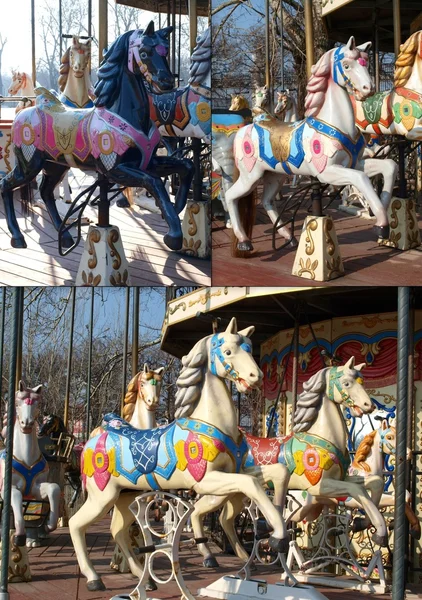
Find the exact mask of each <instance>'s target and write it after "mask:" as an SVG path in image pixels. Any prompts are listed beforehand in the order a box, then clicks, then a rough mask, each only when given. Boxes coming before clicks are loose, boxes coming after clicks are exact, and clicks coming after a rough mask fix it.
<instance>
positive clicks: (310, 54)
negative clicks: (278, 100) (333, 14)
mask: <svg viewBox="0 0 422 600" xmlns="http://www.w3.org/2000/svg"><path fill="white" fill-rule="evenodd" d="M304 7H305V39H306V74H307V76H308V78H309V77H310V76H311V67H312V65H313V64H315V60H314V28H313V23H312V0H304Z"/></svg>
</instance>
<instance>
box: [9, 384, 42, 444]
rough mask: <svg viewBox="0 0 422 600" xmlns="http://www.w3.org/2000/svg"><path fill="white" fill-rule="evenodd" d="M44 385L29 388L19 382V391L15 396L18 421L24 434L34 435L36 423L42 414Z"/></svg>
mask: <svg viewBox="0 0 422 600" xmlns="http://www.w3.org/2000/svg"><path fill="white" fill-rule="evenodd" d="M41 389H42V385H37V386H36V387H34V388H27V387H26V385H25V383H24V382H23V381H19V390H18V391H17V392H16V395H15V406H16V420H17V422H18V424H19V427H20V430H21V431H22V433H32V430H33V428H34V425H35V422H36V420H37V418H38V415H39V413H40V406H39V404H40V402H41Z"/></svg>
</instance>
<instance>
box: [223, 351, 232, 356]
mask: <svg viewBox="0 0 422 600" xmlns="http://www.w3.org/2000/svg"><path fill="white" fill-rule="evenodd" d="M231 353H232V351H231V350H226V351H225V353H224V354H225V355H226V356H230V354H231Z"/></svg>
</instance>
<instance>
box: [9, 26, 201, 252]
mask: <svg viewBox="0 0 422 600" xmlns="http://www.w3.org/2000/svg"><path fill="white" fill-rule="evenodd" d="M170 31H171V27H167V28H165V29H162V30H159V31H154V23H153V22H151V23H150V24H149V25H148V27H147V28H146V30H145V31H141V30H135V31H128V32H126V33H124V34H123V35H121V36H119V37H118V38H117V40H116V41H115V42H114V43H113V44H112V45H111V46H110V48H109V49H108V51H107V52H106V53H105V55H104V59H103V62H102V64H101V67H100V69H99V71H98V81H97V84H96V87H95V93H96V96H97V99H96V100H95V107H94V108H91V109H72V108H67V107H66V106H64V105H63V104H62V103H61V102H60V101H59V100H58V99H57V98H56V97H55V96H54V95H53V94H52V93H50V92H49V91H48V90H46V89H45V88H37V89H36V90H35V93H36V95H37V101H36V106H35V107H32V108H27V109H24V110H22V111H21V112H20V113H19V114H18V115H17V117H16V119H15V121H14V124H13V130H12V142H13V144H14V150H15V156H16V166H15V168H14V169H13V171H11V172H10V173H8V174H7V175H6V176H5V177H4V178H3V179H2V180H1V181H0V190H1V192H2V195H3V199H4V203H5V210H6V215H7V222H8V227H9V230H10V232H11V233H12V246H14V247H19V248H22V247H25V246H26V243H25V240H24V237H23V235H22V233H21V231H20V229H19V225H18V222H17V220H16V216H15V213H14V208H13V190H14V189H16V188H17V187H21V186H25V185H27V184H29V183H30V182H31V181H32V180H33V179H34V178H35V177H36V175H37V174H38V173H39V172H40V171H41V170H43V173H44V175H43V180H42V183H41V186H40V192H41V197H42V199H43V200H44V202H45V204H46V206H47V209H48V211H49V213H50V216H51V219H52V221H53V224H54V226H55V227H56V228H57V229H59V227H60V226H61V218H60V215H59V213H58V211H57V207H56V204H55V200H54V195H53V190H54V187H55V186H56V183H57V182H58V181H59V180H60V179H61V178H62V177H63V174H64V173H65V172H66V171H67V170H68V169H69V167H70V166H72V167H78V168H82V169H84V170H95V171H97V172H98V173H101V174H103V175H104V176H105V177H106V178H107V180H108V181H109V182H111V183H117V184H119V185H123V186H125V187H144V188H145V189H146V190H147V191H149V192H150V193H151V195H152V196H154V198H155V200H156V202H157V204H158V206H159V208H160V210H161V213H162V215H163V217H164V219H165V220H166V222H167V225H168V227H169V231H168V232H167V233H166V234H165V236H164V243H165V244H166V245H167V246H168V247H169V248H170V249H172V250H179V249H180V248H181V247H182V244H183V234H182V229H181V223H180V219H179V216H178V215H179V213H180V212H181V211H182V210H183V208H184V207H185V204H186V199H187V194H188V191H189V188H190V184H191V181H192V177H193V171H194V168H193V164H192V162H191V161H189V160H187V159H176V158H172V157H161V156H157V155H156V149H157V147H158V144H159V142H160V139H161V138H160V134H159V132H158V130H157V128H156V126H155V125H154V123H153V122H152V121H151V118H150V111H149V101H148V95H147V91H146V87H145V83H144V80H146V81H147V82H148V84H149V86H150V87H151V89H154V90H156V91H163V92H165V91H167V90H169V89H171V88H172V87H173V85H174V76H173V75H172V73H171V72H170V70H169V67H168V62H167V53H168V46H169V43H168V35H169V33H170ZM134 107H136V110H134ZM173 173H177V174H178V175H179V177H180V180H181V184H180V186H179V189H178V192H177V195H176V200H175V204H174V205H173V204H172V202H171V201H170V198H169V195H168V193H167V190H166V188H165V185H164V182H163V181H162V177H166V176H167V175H171V174H173ZM63 234H64V235H63V238H62V240H63V245H65V246H67V247H71V246H72V245H73V238H72V236H71V235H70V233H69V232H68V231H64V232H63Z"/></svg>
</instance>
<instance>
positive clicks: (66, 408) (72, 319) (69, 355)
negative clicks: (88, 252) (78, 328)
mask: <svg viewBox="0 0 422 600" xmlns="http://www.w3.org/2000/svg"><path fill="white" fill-rule="evenodd" d="M70 303H71V304H70V325H69V348H68V351H67V373H66V391H65V395H64V414H63V421H64V424H65V426H66V427H67V425H68V422H69V403H70V380H71V376H72V358H73V332H74V329H75V305H76V287H73V288H72V289H71V294H70Z"/></svg>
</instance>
